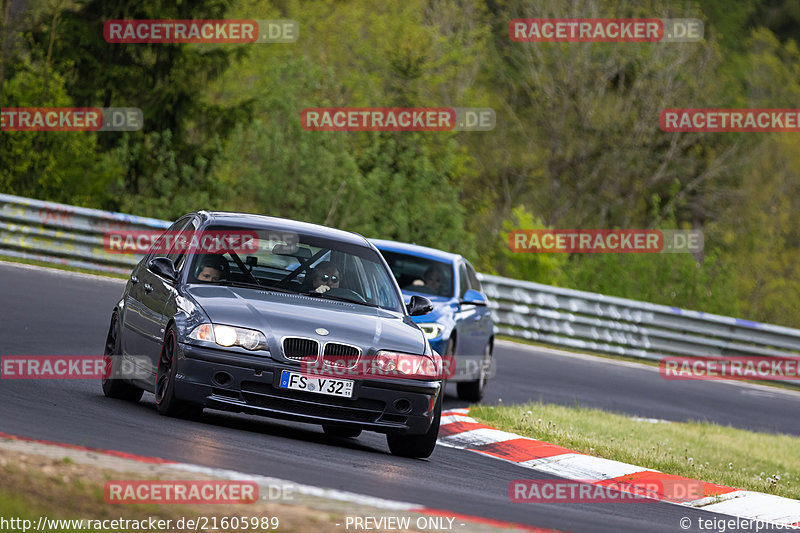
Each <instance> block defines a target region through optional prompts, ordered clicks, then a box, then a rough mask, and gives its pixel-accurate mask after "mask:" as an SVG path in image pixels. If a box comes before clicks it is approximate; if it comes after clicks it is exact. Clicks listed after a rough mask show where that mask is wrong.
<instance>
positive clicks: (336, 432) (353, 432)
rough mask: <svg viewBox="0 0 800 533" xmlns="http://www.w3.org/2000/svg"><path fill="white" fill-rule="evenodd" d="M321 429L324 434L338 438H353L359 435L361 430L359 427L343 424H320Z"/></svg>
mask: <svg viewBox="0 0 800 533" xmlns="http://www.w3.org/2000/svg"><path fill="white" fill-rule="evenodd" d="M322 431H324V432H325V434H326V435H328V436H331V437H338V438H340V439H354V438H356V437H358V436H359V435H361V430H360V429H359V428H349V427H345V426H329V425H327V424H326V425H324V426H322Z"/></svg>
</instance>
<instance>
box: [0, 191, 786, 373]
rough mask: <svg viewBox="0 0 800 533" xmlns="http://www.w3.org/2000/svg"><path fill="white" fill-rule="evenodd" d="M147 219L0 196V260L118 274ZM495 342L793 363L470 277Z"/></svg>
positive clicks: (778, 333) (653, 316)
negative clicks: (120, 242) (129, 240)
mask: <svg viewBox="0 0 800 533" xmlns="http://www.w3.org/2000/svg"><path fill="white" fill-rule="evenodd" d="M169 225H170V223H169V222H167V221H164V220H157V219H153V218H144V217H137V216H132V215H125V214H121V213H111V212H107V211H99V210H96V209H87V208H83V207H74V206H69V205H64V204H57V203H52V202H42V201H39V200H31V199H28V198H21V197H18V196H11V195H7V194H0V255H5V256H12V257H20V258H28V259H37V260H40V261H47V262H54V263H60V264H65V265H71V266H76V267H82V268H88V269H92V270H98V271H106V272H117V273H122V274H127V273H129V272H130V269H131V267H132V266H133V265H135V264H136V262H137V261H138V260H139V257H138V256H132V255H127V254H112V253H108V252H106V251H105V250H104V249H103V238H102V235H103V233H104V232H106V231H108V230H111V229H115V230H137V229H165V228H167V227H169ZM479 278H480V280H481V283H482V284H483V286H484V289H485V291H486V294H487V295H488V296H489V298H490V302H489V306H490V309H491V311H492V315H493V317H494V321H495V328H496V332H497V333H499V334H503V335H508V336H510V337H516V338H520V339H528V340H532V341H537V342H541V343H543V344H551V345H557V346H564V347H570V348H576V349H580V350H585V351H588V352H601V353H609V354H618V355H625V356H631V357H638V358H645V359H653V360H658V359H661V358H662V357H664V356H669V355H683V356H703V357H708V356H712V357H713V356H729V355H738V356H763V357H778V356H800V330H797V329H791V328H786V327H781V326H775V325H771V324H759V323H756V322H750V321H747V320H741V319H738V318H730V317H724V316H719V315H710V314H706V313H702V312H699V311H687V310H684V309H678V308H676V307H668V306H664V305H656V304H651V303H646V302H639V301H636V300H627V299H623V298H615V297H611V296H605V295H602V294H595V293H591V292H584V291H578V290H573V289H563V288H559V287H552V286H549V285H542V284H539V283H532V282H529V281H519V280H514V279H508V278H502V277H498V276H490V275H486V274H479Z"/></svg>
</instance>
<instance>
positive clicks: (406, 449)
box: [386, 391, 444, 459]
mask: <svg viewBox="0 0 800 533" xmlns="http://www.w3.org/2000/svg"><path fill="white" fill-rule="evenodd" d="M442 396H444V392H443V391H440V392H439V398H438V399H437V400H436V405H435V406H434V408H433V412H434V415H433V422H432V423H431V427H430V429H428V432H427V433H425V434H423V435H386V442H387V443H388V444H389V451H391V452H392V455H397V456H400V457H413V458H416V459H424V458H426V457H430V455H431V454H432V453H433V450H434V448H436V439H437V438H438V437H439V423H440V422H441V421H442Z"/></svg>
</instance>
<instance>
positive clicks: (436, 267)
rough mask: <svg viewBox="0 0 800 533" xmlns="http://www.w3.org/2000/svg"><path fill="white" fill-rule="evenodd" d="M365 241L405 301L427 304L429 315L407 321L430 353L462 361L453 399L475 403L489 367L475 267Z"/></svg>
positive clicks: (420, 249) (489, 338)
mask: <svg viewBox="0 0 800 533" xmlns="http://www.w3.org/2000/svg"><path fill="white" fill-rule="evenodd" d="M371 242H372V244H374V245H375V247H376V248H378V250H380V252H381V254H382V255H383V257H384V259H386V262H387V263H388V264H389V267H390V268H391V269H392V273H393V274H394V276H395V278H396V279H397V283H398V285H400V289H401V290H402V292H403V296H404V297H405V299H406V300H408V299H409V298H410V297H411V296H414V295H422V296H425V297H426V298H428V299H429V300H430V301H431V302H432V303H433V306H434V308H433V311H432V312H430V313H428V314H425V315H420V316H415V317H413V320H414V322H416V323H417V325H418V326H419V327H420V328H422V331H423V332H424V333H425V336H426V337H427V338H428V341H429V342H430V344H431V347H432V348H433V349H434V350H436V351H437V352H439V353H440V354H442V355H444V356H454V357H453V360H455V361H456V362H460V363H466V364H459V365H458V366H459V372H458V373H457V375H456V376H454V377H452V378H451V381H455V382H456V388H457V391H458V397H459V398H460V399H462V400H466V401H470V402H478V401H480V400H481V399H482V398H483V394H484V391H485V390H486V381H487V377H488V375H489V369H490V368H491V358H492V349H493V345H494V324H493V322H492V317H491V314H490V312H489V309H488V307H487V299H486V295H485V294H484V293H483V290H482V289H481V284H480V282H479V281H478V277H477V275H476V273H475V269H474V268H473V267H472V265H471V264H470V263H469V261H467V260H466V259H464V258H463V257H462V256H460V255H457V254H451V253H447V252H443V251H441V250H436V249H434V248H427V247H425V246H417V245H415V244H405V243H400V242H394V241H384V240H377V239H371ZM476 363H477V364H476ZM464 371H466V373H465V372H464Z"/></svg>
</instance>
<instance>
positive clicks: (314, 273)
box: [188, 226, 403, 312]
mask: <svg viewBox="0 0 800 533" xmlns="http://www.w3.org/2000/svg"><path fill="white" fill-rule="evenodd" d="M203 234H204V235H214V236H216V235H220V234H222V235H233V236H234V238H233V240H231V241H230V243H231V245H230V247H228V246H225V247H224V248H225V251H224V252H222V253H219V252H220V249H219V248H218V249H215V250H210V249H208V248H203V249H202V250H201V251H197V250H195V253H193V254H192V255H193V256H192V261H191V264H190V267H189V268H190V270H189V275H188V282H189V283H213V284H219V285H234V286H244V287H253V288H260V289H262V290H272V291H276V292H288V293H297V294H304V295H308V296H314V297H319V298H326V299H332V300H340V301H347V302H353V303H357V304H362V305H367V306H371V307H380V308H383V309H388V310H391V311H397V312H403V301H402V298H401V297H400V294H399V292H398V291H397V287H396V285H395V282H394V280H393V279H392V277H391V274H390V272H389V271H388V270H387V269H386V267H385V266H384V264H383V263H382V261H381V258H380V255H379V254H378V253H377V252H375V251H374V250H372V249H370V248H367V247H366V246H358V245H353V244H348V243H344V242H340V241H337V240H333V239H328V238H321V237H317V236H311V235H302V234H297V233H292V232H287V231H283V230H280V229H269V230H267V229H252V228H244V227H237V228H232V227H228V226H225V227H222V226H211V227H208V228H206V229H205V230H204V232H203ZM242 236H244V237H242ZM248 237H251V240H249V241H248Z"/></svg>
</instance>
